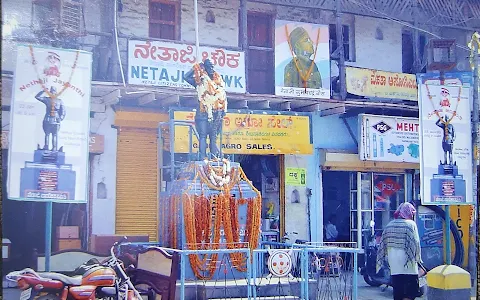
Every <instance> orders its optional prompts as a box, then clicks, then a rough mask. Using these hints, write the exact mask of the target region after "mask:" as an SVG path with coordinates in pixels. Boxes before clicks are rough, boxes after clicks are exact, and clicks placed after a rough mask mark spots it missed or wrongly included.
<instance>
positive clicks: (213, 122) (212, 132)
mask: <svg viewBox="0 0 480 300" xmlns="http://www.w3.org/2000/svg"><path fill="white" fill-rule="evenodd" d="M184 80H185V81H186V82H188V83H189V84H191V85H192V86H194V87H195V88H196V90H197V95H198V105H197V111H196V113H195V128H196V129H197V132H198V135H199V141H198V142H199V153H200V159H205V158H206V157H207V136H208V137H209V139H210V153H211V154H212V155H214V156H216V157H219V155H220V153H219V150H218V147H217V137H218V134H219V133H220V132H221V128H222V126H223V118H224V116H225V113H226V111H227V94H226V92H225V82H224V81H223V79H222V77H221V76H220V74H218V73H217V72H215V70H214V69H213V64H212V62H211V61H210V60H209V59H206V60H205V61H204V62H203V63H199V64H198V63H197V64H195V65H193V68H192V69H191V70H190V71H189V72H188V73H186V74H185V75H184Z"/></svg>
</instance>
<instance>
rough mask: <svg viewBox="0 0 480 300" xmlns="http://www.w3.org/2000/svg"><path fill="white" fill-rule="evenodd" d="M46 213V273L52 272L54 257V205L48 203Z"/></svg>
mask: <svg viewBox="0 0 480 300" xmlns="http://www.w3.org/2000/svg"><path fill="white" fill-rule="evenodd" d="M46 204H47V207H46V210H47V211H46V213H45V272H50V257H51V256H52V214H53V203H52V201H48V202H47V203H46Z"/></svg>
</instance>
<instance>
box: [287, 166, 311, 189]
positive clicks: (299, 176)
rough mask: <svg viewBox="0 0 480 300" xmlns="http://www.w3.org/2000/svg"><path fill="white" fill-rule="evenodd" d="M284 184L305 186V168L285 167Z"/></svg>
mask: <svg viewBox="0 0 480 300" xmlns="http://www.w3.org/2000/svg"><path fill="white" fill-rule="evenodd" d="M285 184H287V185H294V186H306V185H307V169H305V168H285Z"/></svg>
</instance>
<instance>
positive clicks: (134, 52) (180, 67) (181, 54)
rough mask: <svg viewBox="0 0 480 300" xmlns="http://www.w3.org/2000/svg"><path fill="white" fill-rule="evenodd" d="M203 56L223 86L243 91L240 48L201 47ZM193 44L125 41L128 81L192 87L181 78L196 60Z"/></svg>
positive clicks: (242, 60)
mask: <svg viewBox="0 0 480 300" xmlns="http://www.w3.org/2000/svg"><path fill="white" fill-rule="evenodd" d="M200 53H201V55H202V60H205V59H207V58H208V59H210V61H211V62H212V63H213V64H214V66H215V71H217V72H218V73H219V74H220V75H221V76H222V78H223V80H224V81H225V89H226V91H227V92H232V93H245V92H246V88H245V57H244V54H243V52H240V51H231V50H226V49H220V48H211V47H200ZM195 55H196V51H195V46H192V45H187V44H175V43H168V42H160V41H146V42H145V41H135V40H130V41H129V42H128V83H130V84H136V85H147V86H165V87H175V88H191V89H193V87H192V86H191V85H190V84H188V83H187V82H186V81H185V80H183V75H184V74H185V73H187V72H188V71H189V70H190V69H191V68H192V66H193V64H194V63H195V61H196V60H195V59H196V58H195Z"/></svg>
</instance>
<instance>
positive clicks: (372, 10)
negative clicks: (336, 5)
mask: <svg viewBox="0 0 480 300" xmlns="http://www.w3.org/2000/svg"><path fill="white" fill-rule="evenodd" d="M346 1H348V2H351V3H353V4H356V5H358V6H360V7H363V8H365V9H367V10H369V11H370V12H373V13H375V14H377V15H380V16H382V17H383V18H385V19H387V20H390V21H392V22H396V23H399V24H401V25H403V26H406V27H409V28H411V29H415V30H418V31H421V32H423V33H426V34H429V35H431V36H433V37H435V38H437V39H443V37H441V36H439V35H438V34H435V33H433V32H431V31H428V30H425V29H423V28H420V27H418V26H414V25H412V24H410V23H408V22H405V21H401V20H398V19H395V18H393V17H391V16H389V15H388V14H386V13H384V12H381V11H378V10H377V9H374V8H371V7H369V6H368V5H365V4H363V3H360V2H358V1H356V0H346ZM455 46H456V47H458V48H460V49H462V50H466V51H470V49H468V47H465V46H463V45H461V44H457V43H455Z"/></svg>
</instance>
